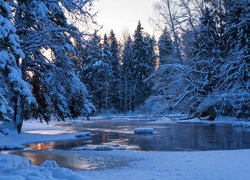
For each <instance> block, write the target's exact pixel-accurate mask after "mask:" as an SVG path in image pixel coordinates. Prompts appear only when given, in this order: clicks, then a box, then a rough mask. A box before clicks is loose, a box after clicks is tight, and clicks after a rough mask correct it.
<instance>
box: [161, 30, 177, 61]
mask: <svg viewBox="0 0 250 180" xmlns="http://www.w3.org/2000/svg"><path fill="white" fill-rule="evenodd" d="M158 48H159V60H160V64H161V65H163V64H167V63H171V57H172V55H173V53H174V45H173V42H172V40H171V38H170V33H169V32H168V30H167V28H166V27H165V28H164V30H163V32H162V34H161V36H160V37H159V41H158ZM172 58H173V57H172Z"/></svg>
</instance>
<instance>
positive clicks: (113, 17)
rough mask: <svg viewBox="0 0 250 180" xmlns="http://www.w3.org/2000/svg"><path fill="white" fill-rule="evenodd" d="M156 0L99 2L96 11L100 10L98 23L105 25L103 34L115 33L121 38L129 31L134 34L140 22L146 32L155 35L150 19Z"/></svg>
mask: <svg viewBox="0 0 250 180" xmlns="http://www.w3.org/2000/svg"><path fill="white" fill-rule="evenodd" d="M155 1H156V0H97V1H96V2H95V3H94V6H95V10H99V13H98V16H97V21H98V22H99V24H101V25H103V29H102V31H101V33H102V34H103V33H104V32H109V31H110V29H113V30H114V32H115V33H116V34H117V35H118V36H121V34H122V33H123V32H124V31H125V30H127V31H129V32H130V33H131V34H133V33H134V30H135V29H136V26H137V23H138V21H139V20H141V22H142V26H143V27H144V28H145V31H146V32H148V33H150V34H153V26H152V23H150V22H149V18H150V17H152V16H153V12H154V8H153V4H154V2H155Z"/></svg>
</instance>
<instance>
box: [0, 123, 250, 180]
mask: <svg viewBox="0 0 250 180" xmlns="http://www.w3.org/2000/svg"><path fill="white" fill-rule="evenodd" d="M55 125H56V123H55V124H52V125H50V126H47V125H46V124H40V123H38V122H36V121H30V122H25V125H24V132H25V133H23V134H21V135H12V136H4V135H1V136H0V138H1V141H0V146H10V145H12V146H13V145H15V146H21V145H22V144H25V143H30V142H36V141H50V140H60V139H74V138H76V135H79V133H72V132H71V131H70V129H65V128H62V127H60V126H55ZM79 151H81V150H79ZM85 151H86V150H85ZM83 153H84V152H83ZM88 153H90V154H93V155H96V154H97V155H98V156H103V157H112V158H114V159H116V158H117V159H120V158H122V159H124V160H128V161H130V160H132V161H131V162H129V163H128V165H125V166H120V167H117V168H110V169H109V168H107V169H99V170H91V171H87V170H85V171H76V172H74V171H71V170H69V169H66V168H62V167H59V166H58V165H56V163H53V162H45V163H44V164H42V165H40V166H36V165H32V164H31V163H30V161H29V160H27V159H26V158H23V157H19V156H15V155H8V154H0V180H5V179H6V180H10V179H11V180H42V179H47V180H50V179H51V180H53V179H66V180H75V179H76V180H77V179H90V180H92V179H93V180H95V179H104V180H105V179H109V180H110V179H118V180H119V179H121V180H123V179H138V178H140V179H143V180H144V179H146V180H147V179H169V180H172V179H173V180H175V179H180V180H186V179H187V180H189V179H190V180H191V179H192V180H193V179H197V180H199V179H200V180H204V179H215V180H217V179H225V180H234V179H237V180H247V179H249V177H250V171H249V168H250V161H249V154H250V150H235V151H231V150H230V151H202V152H141V151H129V150H125V151H102V152H96V151H93V152H88Z"/></svg>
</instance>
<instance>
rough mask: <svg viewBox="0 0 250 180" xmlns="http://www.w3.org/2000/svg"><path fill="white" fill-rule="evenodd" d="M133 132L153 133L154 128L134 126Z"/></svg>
mask: <svg viewBox="0 0 250 180" xmlns="http://www.w3.org/2000/svg"><path fill="white" fill-rule="evenodd" d="M134 133H135V134H153V133H154V128H136V129H134Z"/></svg>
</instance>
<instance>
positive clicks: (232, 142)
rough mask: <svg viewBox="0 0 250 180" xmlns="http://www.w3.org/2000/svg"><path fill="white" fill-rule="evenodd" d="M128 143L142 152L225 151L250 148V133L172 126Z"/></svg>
mask: <svg viewBox="0 0 250 180" xmlns="http://www.w3.org/2000/svg"><path fill="white" fill-rule="evenodd" d="M129 143H131V144H133V143H134V144H137V145H139V146H140V148H141V149H142V150H145V151H149V150H154V151H162V150H169V151H171V150H226V149H243V148H250V133H247V132H246V131H237V130H234V129H232V128H231V127H229V126H215V125H206V126H204V125H173V126H171V127H166V128H161V129H157V133H156V134H154V135H151V136H148V135H147V136H143V135H136V136H135V137H134V138H130V140H129Z"/></svg>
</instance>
